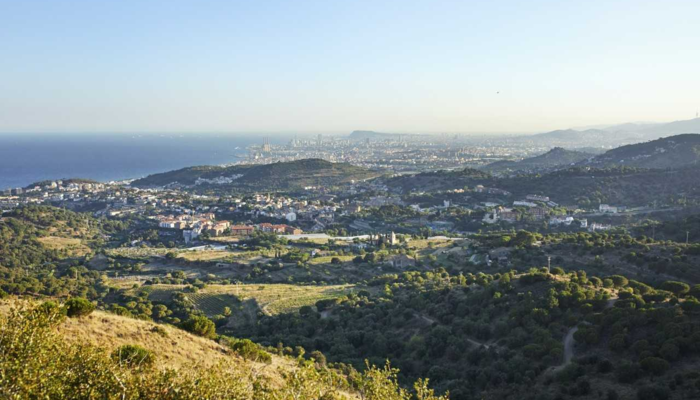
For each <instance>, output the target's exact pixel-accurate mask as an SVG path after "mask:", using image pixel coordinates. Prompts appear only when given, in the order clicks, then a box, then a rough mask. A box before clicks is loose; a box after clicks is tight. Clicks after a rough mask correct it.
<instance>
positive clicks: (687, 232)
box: [685, 231, 690, 244]
mask: <svg viewBox="0 0 700 400" xmlns="http://www.w3.org/2000/svg"><path fill="white" fill-rule="evenodd" d="M689 238H690V231H685V244H688V239H689Z"/></svg>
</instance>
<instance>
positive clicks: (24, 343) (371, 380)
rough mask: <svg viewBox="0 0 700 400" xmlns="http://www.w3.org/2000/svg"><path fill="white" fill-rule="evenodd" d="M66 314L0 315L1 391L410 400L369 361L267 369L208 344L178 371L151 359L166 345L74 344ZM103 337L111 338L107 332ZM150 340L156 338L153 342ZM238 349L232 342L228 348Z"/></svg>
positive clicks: (422, 388)
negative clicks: (358, 366) (360, 365)
mask: <svg viewBox="0 0 700 400" xmlns="http://www.w3.org/2000/svg"><path fill="white" fill-rule="evenodd" d="M64 318H65V317H64V316H63V315H62V313H61V307H60V306H57V305H56V304H52V303H45V304H43V305H42V306H40V307H36V308H33V309H26V308H25V309H24V310H16V309H15V310H9V311H8V312H7V313H6V315H2V316H0V393H1V394H2V397H4V398H17V399H20V398H21V399H25V398H51V399H75V398H83V399H204V398H206V399H251V400H252V399H299V400H311V399H345V398H357V397H361V398H363V399H367V400H408V399H411V398H413V396H411V395H410V394H409V392H407V391H405V390H404V389H402V388H400V387H399V386H398V384H397V382H396V380H395V374H396V371H395V370H392V369H390V368H388V367H387V368H384V369H379V368H374V367H372V368H369V369H367V371H366V372H364V373H363V374H359V373H357V372H354V371H351V373H350V374H348V375H345V374H341V373H339V372H337V371H335V370H332V369H328V368H326V367H325V365H319V364H318V363H314V362H313V360H310V361H305V360H304V359H303V358H299V359H298V360H297V362H296V365H295V364H294V363H292V362H282V364H281V365H278V368H277V370H273V371H271V372H270V371H268V372H265V371H261V370H260V369H259V366H256V364H255V363H251V362H247V361H242V360H241V358H239V357H240V356H236V355H235V353H233V354H231V355H229V356H228V357H226V356H222V355H221V354H217V351H215V350H213V349H211V350H208V351H205V352H206V353H208V354H206V355H202V358H201V359H197V361H198V362H197V363H195V364H186V365H180V366H179V367H178V368H177V369H173V368H170V367H161V366H158V367H156V366H154V364H156V363H157V362H158V361H160V360H162V357H163V356H164V354H163V353H162V352H161V350H164V349H163V348H161V347H158V348H151V349H146V348H144V347H142V346H140V345H134V344H129V345H122V346H120V347H117V348H115V349H110V348H104V347H101V346H95V345H92V344H86V343H84V342H82V343H76V342H75V338H73V339H68V338H66V337H64V336H63V334H61V333H57V332H56V328H58V330H59V332H60V331H61V325H63V324H64V322H63V320H64ZM127 326H128V325H127ZM156 328H157V329H156ZM83 332H84V331H83ZM171 333H172V331H171V330H168V329H163V328H161V327H157V326H153V327H152V328H151V329H150V331H149V332H148V333H141V335H144V336H150V335H152V336H158V335H160V336H163V335H165V336H166V337H168V336H169V335H170V334H171ZM102 335H103V336H106V337H107V339H109V333H108V332H104V333H102ZM27 338H31V339H32V340H26V339H27ZM120 339H121V338H120ZM188 340H189V341H190V342H196V341H198V340H196V339H195V338H185V339H184V341H183V340H182V339H179V340H178V342H173V341H172V340H168V341H164V342H167V343H168V345H170V346H172V345H174V344H175V343H178V344H181V345H182V344H184V343H186V342H187V341H188ZM202 340H205V339H202ZM149 343H151V344H155V343H157V340H156V341H151V342H149ZM224 343H228V342H224ZM234 343H235V341H234ZM101 345H104V344H103V343H101ZM166 346H167V345H166ZM166 346H164V347H166ZM235 348H236V346H235V345H234V347H232V349H235ZM219 349H220V351H221V352H223V353H231V352H230V351H228V350H226V348H225V347H223V346H219ZM183 350H187V349H183ZM234 351H235V350H234ZM207 359H208V360H209V361H210V363H209V365H208V366H206V365H203V364H200V363H199V362H200V361H204V360H207ZM213 360H220V361H219V362H212V361H213ZM261 372H262V373H261ZM415 387H416V392H417V397H415V398H417V399H420V400H440V399H441V398H438V397H435V396H433V394H432V391H430V390H429V389H428V388H427V382H424V381H420V382H417V383H416V385H415Z"/></svg>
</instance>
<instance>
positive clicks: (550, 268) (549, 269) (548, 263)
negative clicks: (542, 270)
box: [547, 256, 552, 274]
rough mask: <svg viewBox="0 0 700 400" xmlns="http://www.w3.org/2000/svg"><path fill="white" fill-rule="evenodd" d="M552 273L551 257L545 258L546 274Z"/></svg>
mask: <svg viewBox="0 0 700 400" xmlns="http://www.w3.org/2000/svg"><path fill="white" fill-rule="evenodd" d="M551 271H552V257H551V256H547V273H548V274H549V273H551Z"/></svg>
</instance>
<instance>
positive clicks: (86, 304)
mask: <svg viewBox="0 0 700 400" xmlns="http://www.w3.org/2000/svg"><path fill="white" fill-rule="evenodd" d="M93 311H95V305H94V304H92V303H91V302H90V301H89V300H87V299H84V298H82V297H74V298H72V299H70V300H68V301H67V302H66V315H68V316H69V317H71V318H80V317H84V316H86V315H90V314H91V313H92V312H93Z"/></svg>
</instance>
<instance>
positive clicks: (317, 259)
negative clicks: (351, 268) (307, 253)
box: [309, 255, 355, 265]
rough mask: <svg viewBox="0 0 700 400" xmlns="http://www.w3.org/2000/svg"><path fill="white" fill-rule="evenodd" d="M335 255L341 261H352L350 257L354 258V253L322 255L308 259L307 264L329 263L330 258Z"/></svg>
mask: <svg viewBox="0 0 700 400" xmlns="http://www.w3.org/2000/svg"><path fill="white" fill-rule="evenodd" d="M336 257H337V258H338V259H340V261H342V262H346V261H352V259H353V258H355V256H354V255H350V256H323V257H314V258H312V259H310V260H309V264H313V265H318V264H330V263H331V260H332V259H333V258H336Z"/></svg>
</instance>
